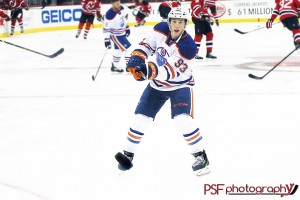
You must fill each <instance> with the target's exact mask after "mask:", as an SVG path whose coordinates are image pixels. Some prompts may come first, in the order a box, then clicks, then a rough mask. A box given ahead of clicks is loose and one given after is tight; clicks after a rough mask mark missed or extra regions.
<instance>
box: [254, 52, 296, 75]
mask: <svg viewBox="0 0 300 200" xmlns="http://www.w3.org/2000/svg"><path fill="white" fill-rule="evenodd" d="M297 49H298V47H296V48H295V49H294V50H293V51H291V52H290V53H289V54H288V55H287V56H285V57H284V58H283V59H282V60H281V61H280V62H278V63H277V64H276V65H275V66H274V67H273V68H272V69H270V70H269V71H268V72H267V73H266V74H265V75H263V76H255V75H253V74H248V76H249V77H250V78H253V79H256V80H261V79H263V78H265V77H266V76H267V75H268V74H269V73H270V72H271V71H273V70H274V69H275V68H276V67H277V66H278V65H280V64H281V63H282V62H283V61H284V60H286V59H287V58H288V57H289V56H290V55H292V54H293V53H294V52H295V51H296V50H297Z"/></svg>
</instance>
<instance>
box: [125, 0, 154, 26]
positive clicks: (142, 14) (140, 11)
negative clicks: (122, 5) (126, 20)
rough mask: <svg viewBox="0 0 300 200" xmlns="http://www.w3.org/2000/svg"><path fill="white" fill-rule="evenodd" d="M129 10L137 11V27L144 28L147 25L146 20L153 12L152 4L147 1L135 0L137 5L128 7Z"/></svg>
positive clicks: (135, 13) (134, 13)
mask: <svg viewBox="0 0 300 200" xmlns="http://www.w3.org/2000/svg"><path fill="white" fill-rule="evenodd" d="M128 8H129V9H133V8H134V9H135V10H134V11H133V15H134V16H135V20H136V24H135V25H134V26H135V27H138V26H143V25H144V24H145V23H146V20H145V18H146V17H148V16H149V15H150V13H151V11H152V7H151V5H150V3H149V2H148V1H146V0H135V4H134V5H131V6H128ZM135 11H136V12H135Z"/></svg>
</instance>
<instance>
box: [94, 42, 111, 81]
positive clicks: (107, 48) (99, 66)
mask: <svg viewBox="0 0 300 200" xmlns="http://www.w3.org/2000/svg"><path fill="white" fill-rule="evenodd" d="M107 49H108V48H106V49H105V52H104V55H103V57H102V60H101V62H100V65H99V67H98V70H97V72H96V74H95V75H93V76H92V80H93V81H95V79H96V77H97V75H98V72H99V70H100V68H101V65H102V63H103V60H104V58H105V55H106V52H107Z"/></svg>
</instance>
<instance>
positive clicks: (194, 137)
mask: <svg viewBox="0 0 300 200" xmlns="http://www.w3.org/2000/svg"><path fill="white" fill-rule="evenodd" d="M199 136H200V132H198V133H197V134H196V135H194V136H193V137H190V138H188V139H185V141H187V142H190V141H192V140H194V139H196V138H197V137H199Z"/></svg>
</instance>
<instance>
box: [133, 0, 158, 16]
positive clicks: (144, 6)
mask: <svg viewBox="0 0 300 200" xmlns="http://www.w3.org/2000/svg"><path fill="white" fill-rule="evenodd" d="M128 7H129V8H137V9H138V10H139V11H140V12H141V13H144V14H148V15H149V14H150V13H151V11H152V7H151V5H150V3H149V2H148V1H145V0H143V1H142V2H141V3H140V2H139V1H138V2H135V4H134V5H132V6H128Z"/></svg>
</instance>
